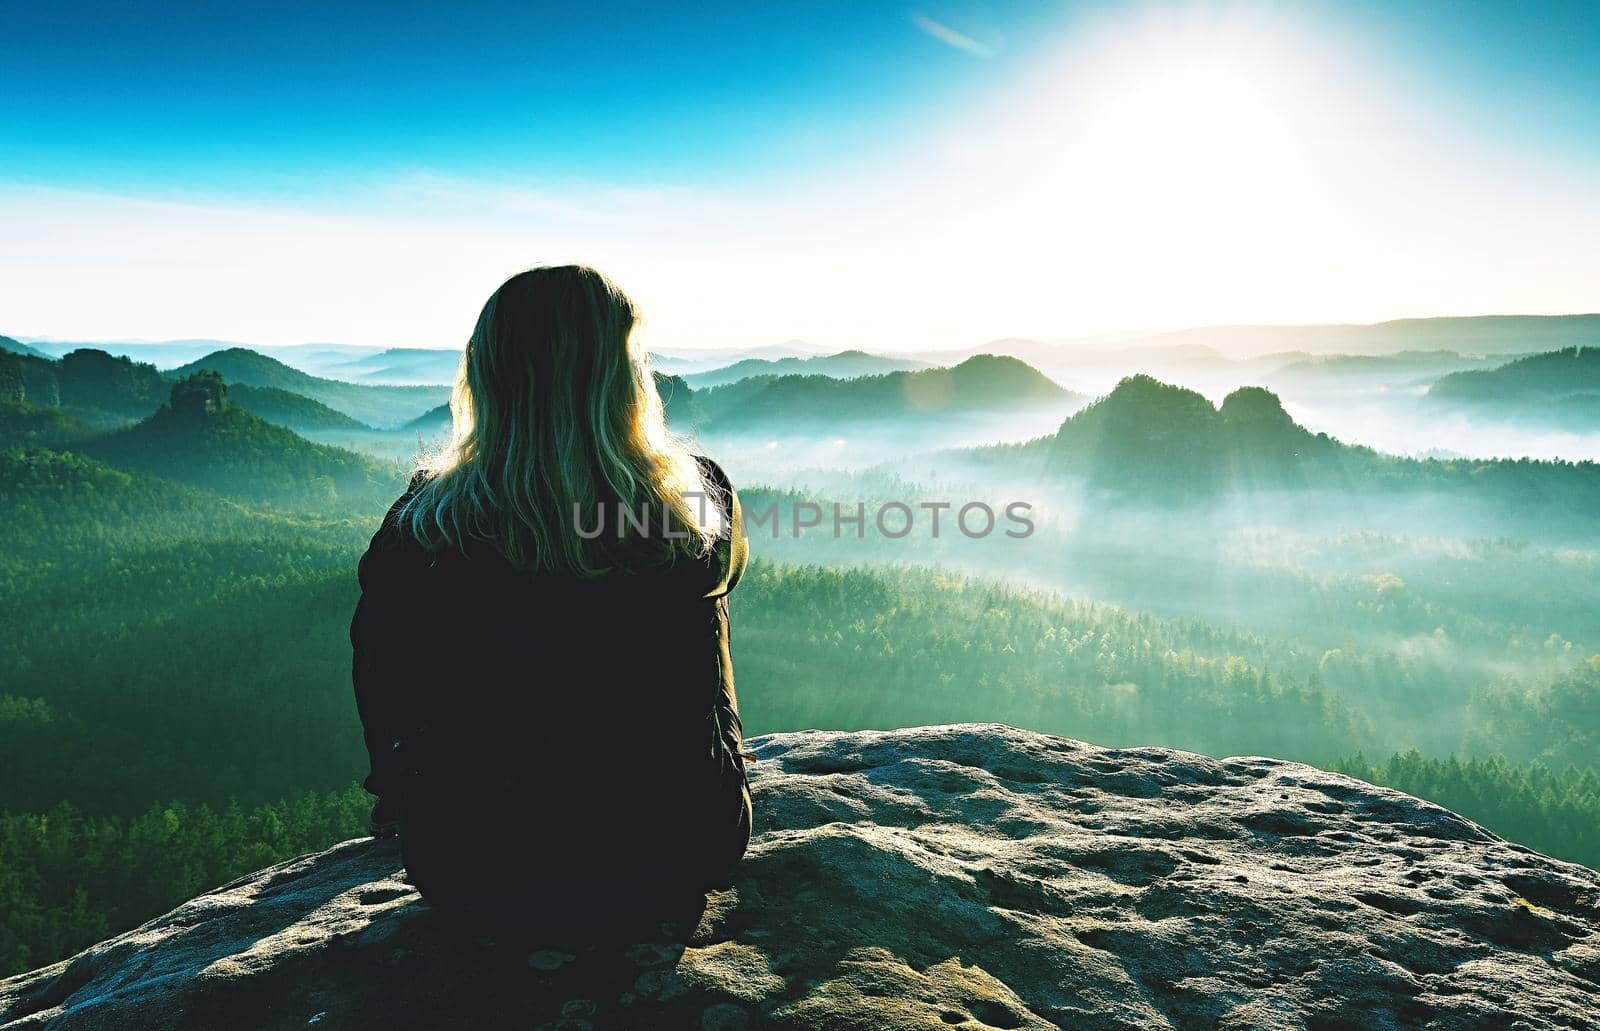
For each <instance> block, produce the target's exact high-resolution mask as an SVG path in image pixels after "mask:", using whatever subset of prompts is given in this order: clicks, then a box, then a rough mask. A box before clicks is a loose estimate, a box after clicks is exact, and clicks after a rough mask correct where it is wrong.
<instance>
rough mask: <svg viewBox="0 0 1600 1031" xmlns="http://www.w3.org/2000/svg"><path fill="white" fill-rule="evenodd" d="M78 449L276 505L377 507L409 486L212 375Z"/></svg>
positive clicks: (122, 465)
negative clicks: (240, 399) (234, 394)
mask: <svg viewBox="0 0 1600 1031" xmlns="http://www.w3.org/2000/svg"><path fill="white" fill-rule="evenodd" d="M78 450H80V451H81V452H82V453H83V454H86V455H88V456H89V457H91V458H95V459H98V460H100V461H102V462H105V463H106V464H107V465H111V466H114V467H116V468H119V469H127V470H133V471H138V472H145V473H150V474H153V475H155V476H160V477H162V478H163V479H169V480H175V481H177V482H179V483H187V484H189V485H190V486H194V487H201V488H205V489H208V490H213V491H216V492H217V493H219V494H223V495H226V496H229V497H237V498H244V499H249V500H255V501H263V502H267V503H273V504H276V503H286V504H294V505H308V506H311V507H314V508H322V507H328V506H330V505H339V506H362V505H366V506H370V505H374V504H381V503H383V501H384V500H386V499H389V498H392V497H393V495H394V494H395V493H397V492H398V488H399V487H400V486H401V484H400V482H399V481H400V479H401V477H400V476H399V474H398V472H397V470H396V469H395V468H393V467H391V466H389V465H387V464H385V463H382V462H378V461H375V460H373V459H370V458H367V457H365V456H362V455H358V454H355V453H354V452H351V451H345V450H343V449H341V448H336V447H329V446H327V445H324V444H315V443H312V442H311V441H309V440H306V439H305V438H304V437H301V436H300V435H298V434H296V433H295V432H294V431H293V430H289V429H285V428H284V427H282V426H275V425H273V424H272V423H269V422H267V421H266V420H264V419H262V418H260V417H259V416H256V415H252V414H251V413H250V412H247V411H245V410H244V409H242V408H239V407H237V406H236V405H233V404H232V403H230V402H229V401H228V398H227V388H226V386H225V385H224V384H223V383H222V382H221V380H220V379H219V378H218V377H216V376H214V375H209V376H208V375H207V374H205V373H201V374H197V375H195V376H191V377H188V378H186V379H184V380H180V381H179V382H178V383H176V384H174V385H173V388H172V396H171V400H170V401H169V402H168V403H167V404H165V405H163V406H161V407H160V408H159V409H157V410H156V412H155V414H154V415H151V416H150V417H149V418H147V419H145V420H144V421H143V422H140V423H138V424H137V425H134V426H131V427H128V428H126V429H122V430H118V431H116V432H113V433H110V434H107V435H106V436H103V437H99V438H96V439H94V440H90V441H88V442H86V443H85V444H84V445H83V446H82V447H80V448H79V449H78Z"/></svg>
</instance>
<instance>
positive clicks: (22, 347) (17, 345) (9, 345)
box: [0, 336, 50, 358]
mask: <svg viewBox="0 0 1600 1031" xmlns="http://www.w3.org/2000/svg"><path fill="white" fill-rule="evenodd" d="M0 351H10V352H11V353H12V354H26V355H31V356H33V357H34V358H49V357H50V356H49V355H47V354H45V353H44V352H43V351H41V350H39V349H38V348H36V347H30V346H28V345H27V344H25V343H23V342H22V341H20V340H15V339H13V338H11V337H8V336H0Z"/></svg>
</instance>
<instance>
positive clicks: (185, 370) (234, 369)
mask: <svg viewBox="0 0 1600 1031" xmlns="http://www.w3.org/2000/svg"><path fill="white" fill-rule="evenodd" d="M202 369H208V370H211V371H213V372H218V373H221V374H222V376H223V378H224V379H226V380H227V381H228V382H230V383H239V384H243V385H245V386H251V387H274V388H276V389H278V390H286V391H289V392H290V393H294V394H299V395H301V396H302V397H309V398H311V399H312V400H313V401H320V402H321V403H322V404H324V405H326V406H327V407H329V408H332V409H333V410H334V411H337V412H343V413H344V414H345V415H348V416H349V417H350V418H352V419H355V420H356V421H358V422H362V423H366V424H367V425H368V426H376V427H379V428H385V427H392V426H399V425H402V424H403V423H405V422H407V421H409V420H411V419H414V418H416V417H417V416H419V415H421V414H422V413H423V412H426V411H427V410H428V409H430V408H432V407H434V406H435V405H437V404H439V403H440V402H441V401H445V400H447V399H448V398H449V396H450V390H449V388H448V387H442V386H441V387H428V386H379V385H372V384H358V383H345V382H342V381H340V380H333V379H323V378H322V377H320V376H312V375H310V374H309V373H305V372H301V371H300V370H299V369H295V368H292V367H290V366H288V365H285V364H284V363H283V362H280V361H278V360H277V359H276V358H270V357H268V356H266V355H264V354H260V353H258V352H255V351H251V350H248V349H245V348H242V347H236V348H230V349H228V350H225V351H216V352H213V353H211V354H208V355H206V356H205V357H203V358H200V359H198V360H196V361H193V362H190V363H189V364H188V365H182V366H179V367H178V368H176V369H172V370H170V375H173V376H188V375H191V374H193V373H196V372H199V371H201V370H202Z"/></svg>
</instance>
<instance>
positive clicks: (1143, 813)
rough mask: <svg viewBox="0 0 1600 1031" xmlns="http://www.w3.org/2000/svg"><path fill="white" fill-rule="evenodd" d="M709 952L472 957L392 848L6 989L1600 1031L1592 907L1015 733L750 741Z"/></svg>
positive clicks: (362, 1022) (270, 1023)
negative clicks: (737, 859)
mask: <svg viewBox="0 0 1600 1031" xmlns="http://www.w3.org/2000/svg"><path fill="white" fill-rule="evenodd" d="M752 745H753V747H754V750H755V752H756V753H757V754H758V755H759V756H760V757H761V761H760V762H758V763H756V764H754V767H753V773H752V780H753V784H754V789H755V797H756V807H757V831H758V836H757V837H756V839H755V841H754V842H753V844H752V847H751V850H750V854H749V856H748V858H747V859H746V861H745V863H744V865H743V867H742V869H741V872H740V874H739V876H738V878H737V880H736V883H735V885H734V887H733V888H732V889H731V890H729V891H726V892H721V893H718V894H715V895H713V896H711V899H710V904H709V905H708V907H707V910H706V913H705V916H704V918H703V919H702V920H701V922H700V924H699V926H698V927H697V928H696V929H695V930H694V932H693V934H692V935H688V936H687V937H688V941H687V942H681V941H680V942H676V943H674V942H672V941H668V940H663V941H656V942H644V943H640V944H637V945H634V946H631V947H629V948H626V949H617V950H588V951H586V950H581V949H573V950H567V949H563V948H562V947H560V946H559V945H552V946H551V947H549V948H544V949H540V950H537V951H534V952H531V953H530V952H528V951H526V950H512V949H509V948H508V947H506V946H497V945H495V944H493V943H491V942H488V941H485V940H464V939H459V938H455V937H452V936H451V935H449V934H448V933H446V932H445V931H444V930H443V929H441V928H440V927H439V926H438V924H437V921H436V918H435V917H434V914H432V913H431V912H430V911H429V910H428V908H427V907H426V906H425V905H423V904H422V902H421V901H420V900H419V899H418V898H417V896H416V894H415V893H414V891H413V890H412V889H411V888H410V887H409V886H408V885H407V884H406V882H405V879H404V875H403V872H402V871H401V870H400V868H399V859H398V852H397V849H396V848H395V846H394V845H393V843H392V842H380V841H374V840H371V839H363V840H359V841H350V842H346V843H344V844H342V845H338V846H336V847H334V848H332V849H329V850H328V851H326V852H322V853H318V854H316V855H311V856H304V857H301V858H299V859H295V860H292V861H290V862H287V863H282V864H280V865H278V866H274V867H271V868H269V869H267V870H263V871H261V872H259V873H256V874H252V875H250V876H248V877H245V878H241V879H240V880H238V881H235V882H234V883H232V884H229V885H226V886H224V887H222V888H219V889H217V890H216V891H213V892H211V893H209V894H206V895H202V896H200V897H199V898H196V899H194V900H192V901H190V902H188V903H186V904H184V905H183V906H180V907H179V908H177V909H175V910H173V911H172V912H171V913H169V914H167V915H166V916H163V917H161V918H159V919H157V920H154V921H151V922H150V923H148V924H146V925H144V926H143V927H140V928H138V929H136V930H134V931H130V932H128V933H127V934H124V935H121V936H120V937H117V938H114V939H111V940H110V941H107V942H104V943H102V944H100V945H97V946H95V947H93V948H91V949H88V950H86V951H85V952H83V953H81V954H80V955H78V956H76V957H74V958H73V959H71V960H68V961H66V962H63V963H58V964H56V965H54V966H51V967H47V968H45V969H42V970H38V971H34V972H33V973H30V974H24V975H22V976H20V977H16V978H12V979H10V980H8V981H4V982H0V1026H3V1027H5V1028H7V1029H12V1028H34V1027H51V1028H117V1029H128V1028H145V1027H160V1028H247V1027H265V1028H316V1029H319V1031H322V1029H333V1028H366V1027H423V1028H482V1027H498V1026H516V1027H552V1028H583V1027H628V1028H655V1027H660V1028H704V1029H708V1031H719V1029H733V1028H741V1027H766V1026H778V1027H797V1028H830V1029H832V1028H842V1029H851V1028H860V1029H870V1031H883V1029H893V1028H929V1027H933V1028H957V1027H966V1028H980V1027H993V1028H1048V1027H1052V1026H1065V1027H1070V1028H1088V1029H1095V1028H1126V1029H1141V1031H1143V1029H1149V1028H1238V1029H1246V1028H1249V1029H1257V1028H1296V1029H1311V1031H1332V1029H1335V1028H1402V1027H1424V1026H1426V1027H1430V1028H1483V1029H1488V1028H1496V1029H1499V1028H1526V1029H1531V1028H1553V1027H1560V1028H1594V1027H1596V1026H1597V1024H1600V874H1597V873H1595V872H1594V871H1592V870H1589V869H1587V868H1584V867H1580V866H1574V865H1570V864H1566V863H1560V862H1557V861H1555V860H1551V859H1548V858H1546V857H1544V856H1541V855H1538V854H1537V853H1534V852H1531V851H1529V850H1527V849H1524V848H1521V847H1519V846H1516V845H1512V844H1508V843H1507V842H1504V841H1502V840H1500V839H1499V838H1497V837H1495V836H1494V835H1492V834H1490V833H1488V832H1487V831H1485V830H1483V829H1482V828H1481V827H1478V826H1477V825H1476V824H1473V823H1471V822H1469V821H1467V820H1465V819H1462V818H1461V817H1459V816H1457V815H1455V814H1454V813H1451V812H1449V811H1448V810H1445V809H1441V808H1439V807H1437V806H1433V805H1430V804H1428V803H1426V802H1422V801H1419V800H1417V799H1415V798H1412V797H1410V796H1408V795H1403V794H1400V793H1398V792H1394V791H1388V790H1385V789H1381V788H1375V787H1372V786H1370V785H1367V784H1363V783H1361V782H1359V781H1355V780H1352V779H1349V778H1347V777H1341V776H1338V775H1336V774H1330V773H1323V772H1320V771H1318V770H1315V769H1311V768H1310V767H1306V766H1300V765H1297V764H1294V763H1287V762H1281V761H1278V760H1273V759H1259V758H1241V759H1225V760H1212V759H1207V758H1204V757H1201V756H1197V755H1192V754H1188V753H1184V752H1174V751H1168V750H1165V749H1157V748H1137V749H1102V748H1096V747H1093V746H1090V745H1084V744H1081V743H1078V742H1074V741H1069V740H1065V739H1062V738H1056V737H1050V736H1047V735H1043V734H1034V733H1028V732H1025V731H1018V730H1013V729H1010V728H1006V727H1000V726H995V725H971V724H968V725H962V726H955V727H933V728H923V729H918V730H904V731H893V732H887V733H852V734H844V733H822V732H810V733H799V734H781V735H775V736H770V737H765V738H757V739H755V740H754V741H753V742H752Z"/></svg>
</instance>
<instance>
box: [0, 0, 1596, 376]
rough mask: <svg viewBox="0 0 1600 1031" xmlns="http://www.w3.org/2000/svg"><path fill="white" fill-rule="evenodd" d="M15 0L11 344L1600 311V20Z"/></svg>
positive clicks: (1222, 10) (1457, 12) (906, 344)
mask: <svg viewBox="0 0 1600 1031" xmlns="http://www.w3.org/2000/svg"><path fill="white" fill-rule="evenodd" d="M1519 12H1520V13H1519ZM7 19H8V21H7V24H8V33H7V35H8V39H7V41H6V42H4V43H0V56H3V58H4V60H0V96H4V97H5V98H6V100H5V101H0V225H3V226H4V228H5V230H6V236H7V240H8V243H9V246H7V247H6V248H5V250H4V251H3V252H0V333H8V334H12V335H23V336H48V337H54V338H62V339H127V338H146V339H168V338H184V337H209V338H219V339H234V340H242V341H247V342H252V343H262V344H285V343H297V342H304V341H312V340H333V341H339V342H344V343H359V344H374V345H429V346H459V344H460V343H461V341H462V340H463V339H464V337H465V335H466V333H467V331H468V329H469V328H470V326H471V322H472V320H473V317H474V315H475V314H476V310H477V306H478V305H479V304H480V303H481V301H482V299H483V297H484V296H486V295H487V294H488V292H489V291H490V290H491V289H492V288H493V287H494V286H495V285H496V284H497V283H498V282H499V281H500V280H501V279H503V278H504V277H505V276H506V275H508V274H510V273H511V272H513V271H515V270H517V269H518V268H521V267H525V266H527V265H530V264H536V263H542V262H560V261H587V262H591V263H593V264H595V265H597V266H599V267H600V268H602V269H603V270H605V271H607V272H608V273H610V274H611V275H613V276H614V277H615V278H616V279H617V280H618V281H619V282H620V283H621V284H622V285H623V286H624V288H626V289H627V290H629V291H630V292H631V293H633V294H634V295H635V296H636V298H637V299H638V300H639V302H640V304H641V306H642V307H643V308H644V310H645V313H646V318H647V323H646V328H645V332H646V334H647V339H648V341H649V343H650V344H651V346H653V347H657V348H661V349H668V350H670V349H674V348H677V349H682V348H685V347H693V346H706V347H732V346H760V345H764V344H772V343H776V342H778V341H781V340H784V339H789V338H800V339H805V340H808V341H812V342H814V343H817V344H819V345H821V346H824V347H827V348H830V349H831V348H845V347H878V348H883V349H897V350H905V349H919V348H937V347H954V346H965V345H973V344H976V343H979V342H981V341H984V340H988V339H993V338H998V337H1007V336H1022V337H1036V338H1045V339H1060V338H1067V337H1074V336H1082V335H1089V334H1094V333H1099V332H1107V331H1115V330H1160V329H1168V328H1178V327H1184V326H1194V325H1212V324H1228V323H1320V322H1373V321H1380V320H1384V319H1389V318H1398V317H1408V316H1429V315H1455V314H1459V315H1471V314H1485V313H1512V312H1516V313H1535V314H1555V313H1564V312H1578V311H1593V310H1595V309H1596V308H1600V297H1597V292H1596V289H1595V287H1594V284H1595V283H1600V13H1597V11H1596V9H1595V8H1594V7H1593V6H1592V5H1584V4H1573V5H1560V4H1546V5H1534V6H1532V7H1524V8H1519V9H1516V10H1513V9H1510V8H1507V7H1505V6H1504V5H1488V4H1484V5H1455V4H1452V5H1445V4H1430V3H1416V4H1408V5H1405V9H1404V10H1403V11H1391V10H1388V9H1387V7H1386V6H1385V5H1379V4H1340V5H1331V4H1273V5H1268V4H1263V3H1250V4H1220V3H1199V4H1197V3H1183V4H1172V3H1149V4H1132V5H1110V4H1075V5H1043V4H1024V3H1008V4H984V5H972V4H945V5H925V6H916V7H903V6H882V7H869V8H863V7H861V6H860V5H843V4H840V5H833V4H828V5H808V6H807V7H805V8H803V9H800V10H798V11H778V10H765V11H763V10H757V9H754V8H750V7H746V6H742V5H727V6H726V7H720V6H717V5H713V6H711V7H702V8H697V9H696V10H695V11H694V12H693V13H684V12H678V11H674V10H673V9H672V8H671V7H669V6H666V5H635V6H633V7H632V8H631V9H630V10H629V11H628V12H626V13H612V14H608V15H595V14H582V13H580V12H576V11H573V10H566V9H559V8H557V9H551V10H540V9H538V8H537V7H530V6H528V5H521V6H517V7H498V8H496V7H491V6H484V7H479V8H467V7H459V6H458V7H453V8H452V9H451V10H450V12H448V13H443V12H441V13H440V14H438V15H429V14H424V13H419V12H416V11H395V10H392V9H389V8H381V7H374V8H371V9H369V10H368V11H366V12H364V13H359V14H349V13H344V14H339V15H332V14H328V13H326V12H323V11H321V10H319V9H317V8H314V7H308V8H306V9H304V10H297V9H294V8H286V7H283V6H277V7H274V8H272V9H271V13H268V12H267V11H266V10H263V11H259V12H254V13H250V14H245V15H239V14H235V13H229V14H227V15H226V16H225V15H223V14H220V13H217V14H207V13H204V12H195V11H193V10H190V11H181V10H180V9H178V8H171V9H165V10H163V9H162V8H161V7H160V5H141V6H140V7H139V8H138V9H137V10H133V9H118V10H115V11H105V10H96V9H94V8H93V7H92V6H90V5H84V6H82V7H77V6H74V5H70V4H62V5H50V6H48V7H45V6H43V5H40V6H38V7H34V6H19V7H17V8H15V9H12V10H8V12H7Z"/></svg>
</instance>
